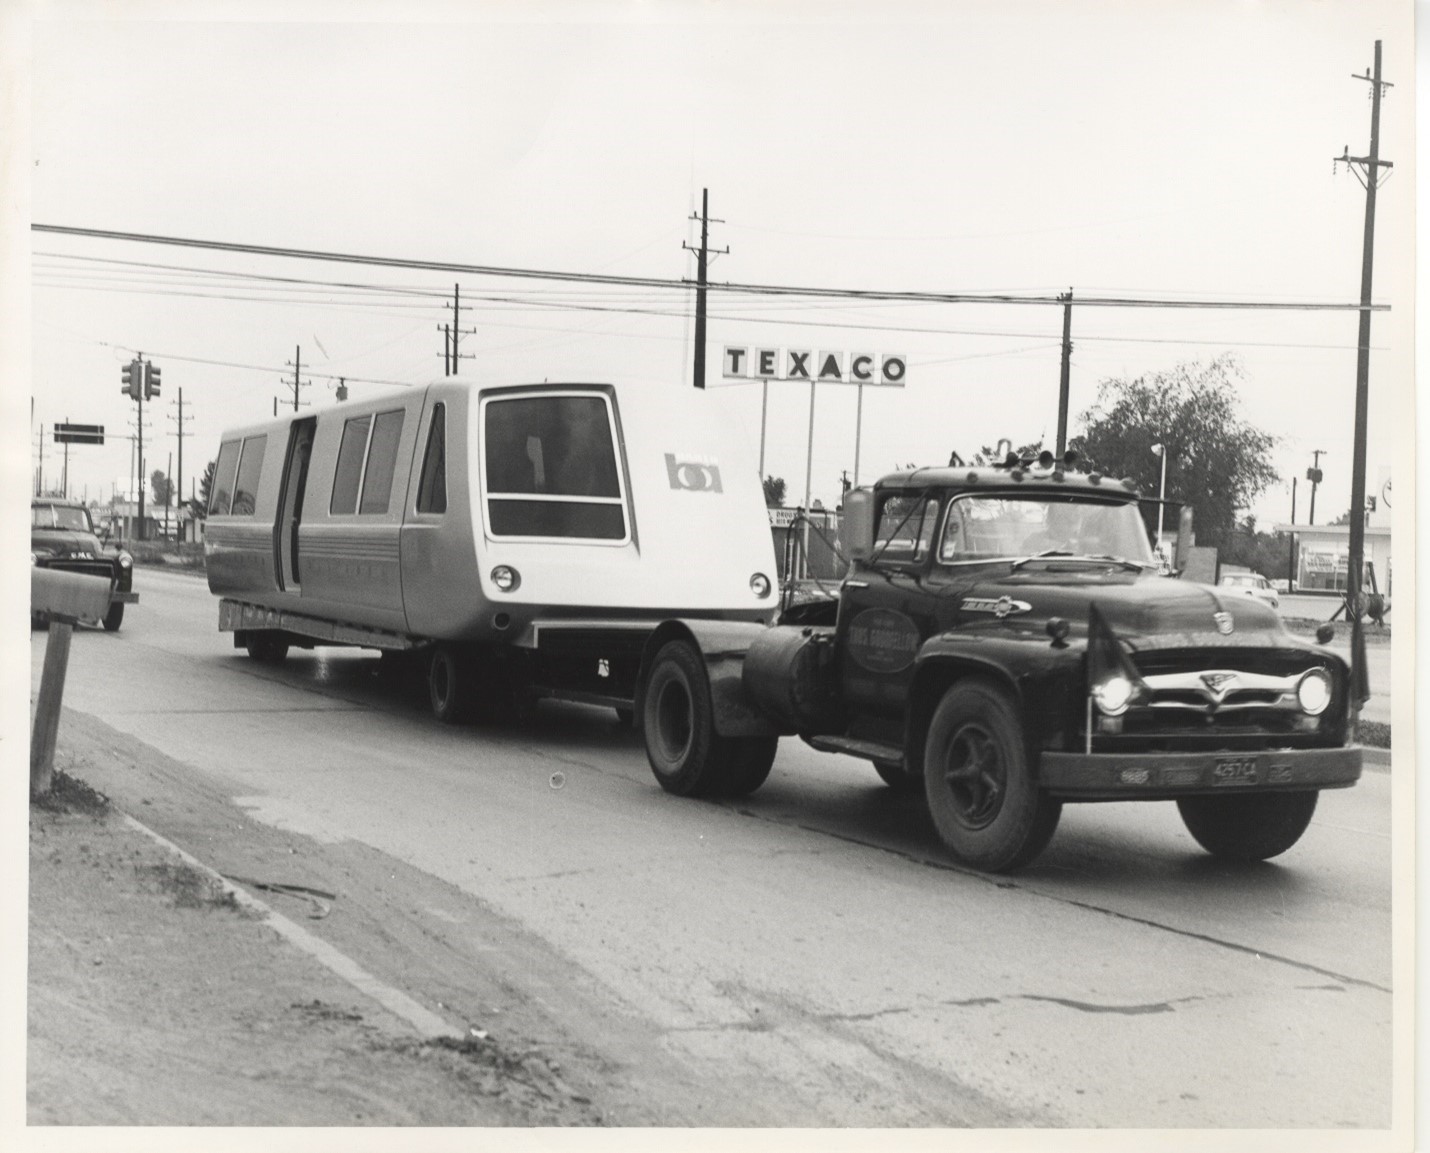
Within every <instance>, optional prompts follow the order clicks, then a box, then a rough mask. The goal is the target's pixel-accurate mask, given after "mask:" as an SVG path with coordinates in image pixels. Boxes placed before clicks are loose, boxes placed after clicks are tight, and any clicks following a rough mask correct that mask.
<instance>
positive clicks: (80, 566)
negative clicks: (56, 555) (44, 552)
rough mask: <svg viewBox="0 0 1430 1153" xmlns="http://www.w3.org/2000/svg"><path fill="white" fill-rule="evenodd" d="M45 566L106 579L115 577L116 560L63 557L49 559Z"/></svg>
mask: <svg viewBox="0 0 1430 1153" xmlns="http://www.w3.org/2000/svg"><path fill="white" fill-rule="evenodd" d="M44 567H45V568H49V569H58V570H59V571H60V572H73V573H80V574H82V575H84V576H97V577H103V578H104V579H105V580H109V581H112V580H113V579H114V562H113V561H107V560H67V559H65V558H63V557H61V558H60V559H58V560H52V561H47V562H46V563H45V566H44Z"/></svg>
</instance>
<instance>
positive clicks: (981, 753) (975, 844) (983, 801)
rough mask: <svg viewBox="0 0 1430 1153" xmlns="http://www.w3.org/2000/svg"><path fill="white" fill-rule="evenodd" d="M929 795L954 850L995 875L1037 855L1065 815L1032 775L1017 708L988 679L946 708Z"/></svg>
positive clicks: (932, 730) (939, 718) (934, 742)
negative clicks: (1059, 819)
mask: <svg viewBox="0 0 1430 1153" xmlns="http://www.w3.org/2000/svg"><path fill="white" fill-rule="evenodd" d="M924 791H925V793H926V794H927V796H928V803H929V813H930V814H931V815H932V817H933V821H934V825H935V826H936V827H937V829H938V835H939V837H940V838H941V839H942V840H943V843H944V845H945V846H946V847H947V849H948V850H949V852H950V853H951V854H952V855H953V856H954V857H956V858H957V859H958V860H960V861H962V862H963V863H964V864H967V865H972V866H973V867H974V868H976V869H983V870H985V871H987V872H990V873H1001V872H1007V871H1009V870H1012V869H1016V868H1019V867H1020V866H1022V865H1026V864H1027V863H1028V862H1029V861H1031V860H1032V859H1033V858H1034V857H1036V856H1037V855H1038V854H1039V853H1040V852H1042V851H1043V849H1044V848H1045V847H1046V846H1047V843H1048V841H1049V840H1050V839H1051V838H1052V835H1053V830H1055V829H1056V828H1057V826H1058V818H1059V817H1060V816H1061V815H1062V803H1061V802H1060V801H1055V800H1053V799H1051V798H1050V797H1049V796H1048V795H1047V794H1046V793H1044V792H1043V791H1042V790H1041V789H1039V788H1038V786H1037V782H1036V781H1034V780H1033V777H1032V774H1031V773H1030V772H1029V771H1028V756H1027V752H1026V749H1025V747H1024V743H1023V734H1022V731H1021V729H1020V727H1019V725H1018V714H1017V710H1016V708H1015V706H1014V705H1013V702H1012V701H1010V700H1009V699H1008V697H1007V695H1006V694H1005V693H1003V692H1002V691H1001V690H1000V689H998V688H997V687H995V686H994V685H992V684H989V683H988V682H986V681H966V682H960V683H958V684H955V685H954V686H953V687H952V688H951V689H949V690H948V692H947V693H945V694H944V698H943V700H942V701H941V702H939V706H938V708H937V709H936V710H935V712H934V715H933V720H932V721H931V722H930V724H929V731H928V743H927V745H926V746H925V751H924Z"/></svg>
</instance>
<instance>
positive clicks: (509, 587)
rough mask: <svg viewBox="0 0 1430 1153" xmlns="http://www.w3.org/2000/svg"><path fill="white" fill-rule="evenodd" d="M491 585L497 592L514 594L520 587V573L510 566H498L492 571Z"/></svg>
mask: <svg viewBox="0 0 1430 1153" xmlns="http://www.w3.org/2000/svg"><path fill="white" fill-rule="evenodd" d="M492 584H494V585H496V586H497V591H498V592H504V593H510V592H515V591H516V590H517V589H518V588H520V587H521V573H519V572H517V571H516V569H514V568H512V567H511V565H506V564H499V565H497V567H496V568H494V569H492Z"/></svg>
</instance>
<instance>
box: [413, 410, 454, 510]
mask: <svg viewBox="0 0 1430 1153" xmlns="http://www.w3.org/2000/svg"><path fill="white" fill-rule="evenodd" d="M417 511H418V512H446V511H447V406H446V405H445V404H435V405H433V406H432V427H431V429H430V430H429V431H428V433H427V453H426V455H425V456H423V458H422V479H421V480H419V481H418V483H417Z"/></svg>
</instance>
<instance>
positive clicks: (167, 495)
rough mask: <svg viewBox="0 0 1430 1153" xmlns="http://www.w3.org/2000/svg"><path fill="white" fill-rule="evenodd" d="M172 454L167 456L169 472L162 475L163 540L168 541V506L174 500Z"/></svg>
mask: <svg viewBox="0 0 1430 1153" xmlns="http://www.w3.org/2000/svg"><path fill="white" fill-rule="evenodd" d="M173 489H174V454H173V453H172V452H171V453H170V454H169V470H168V471H167V472H166V473H165V474H164V539H165V540H168V539H169V505H170V504H172V503H173V500H174V492H173Z"/></svg>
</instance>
